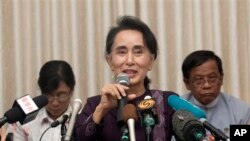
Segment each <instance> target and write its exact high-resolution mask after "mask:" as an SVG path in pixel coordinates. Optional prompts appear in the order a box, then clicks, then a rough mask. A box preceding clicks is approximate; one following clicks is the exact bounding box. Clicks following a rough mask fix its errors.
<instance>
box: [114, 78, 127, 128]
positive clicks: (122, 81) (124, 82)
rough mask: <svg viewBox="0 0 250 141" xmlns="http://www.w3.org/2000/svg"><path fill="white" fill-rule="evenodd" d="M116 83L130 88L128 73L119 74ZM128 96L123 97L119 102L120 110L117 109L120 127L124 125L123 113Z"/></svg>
mask: <svg viewBox="0 0 250 141" xmlns="http://www.w3.org/2000/svg"><path fill="white" fill-rule="evenodd" d="M116 83H119V84H121V85H124V86H128V85H129V83H130V81H129V76H128V75H127V74H126V73H120V74H118V76H117V78H116ZM127 102H128V100H127V96H126V97H123V98H122V99H121V100H119V101H118V109H117V123H118V125H119V126H122V125H123V123H124V122H123V119H122V111H123V107H124V106H125V105H126V104H127Z"/></svg>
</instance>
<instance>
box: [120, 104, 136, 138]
mask: <svg viewBox="0 0 250 141" xmlns="http://www.w3.org/2000/svg"><path fill="white" fill-rule="evenodd" d="M123 119H124V122H127V124H128V129H129V138H130V141H136V138H135V122H137V121H138V116H137V112H136V107H135V106H134V105H133V104H126V105H125V106H124V108H123Z"/></svg>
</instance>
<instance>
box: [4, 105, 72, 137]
mask: <svg viewBox="0 0 250 141" xmlns="http://www.w3.org/2000/svg"><path fill="white" fill-rule="evenodd" d="M52 122H53V120H52V119H51V118H49V116H48V114H47V112H46V110H45V108H42V109H40V110H39V112H38V114H37V116H36V118H35V119H34V120H33V121H31V122H29V123H26V124H24V125H21V124H20V123H19V122H17V123H14V124H10V125H9V126H8V128H7V133H9V132H12V133H13V135H14V141H40V138H41V136H42V134H43V133H44V135H43V136H42V139H41V141H61V125H58V126H57V127H54V128H49V127H50V125H51V123H52ZM66 124H68V123H66ZM48 128H49V129H48ZM46 129H48V130H47V131H45V130H46Z"/></svg>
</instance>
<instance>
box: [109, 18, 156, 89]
mask: <svg viewBox="0 0 250 141" xmlns="http://www.w3.org/2000/svg"><path fill="white" fill-rule="evenodd" d="M123 30H137V31H139V32H141V33H142V35H143V41H144V44H145V45H146V47H147V48H148V50H149V51H150V53H151V54H153V55H154V59H156V58H157V51H158V47H157V46H158V45H157V41H156V38H155V36H154V34H153V32H152V31H151V30H150V28H149V27H148V26H147V25H146V24H145V23H144V22H142V21H141V20H140V19H138V18H136V17H133V16H122V17H120V18H119V19H118V20H117V26H114V27H112V28H111V29H110V31H109V33H108V35H107V38H106V55H108V54H110V53H111V51H112V45H113V43H114V40H115V37H116V35H117V34H118V33H119V32H120V31H123ZM149 83H150V79H149V78H148V77H147V76H146V78H145V80H144V86H145V88H149Z"/></svg>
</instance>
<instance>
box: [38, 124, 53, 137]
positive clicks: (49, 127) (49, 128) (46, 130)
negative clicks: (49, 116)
mask: <svg viewBox="0 0 250 141" xmlns="http://www.w3.org/2000/svg"><path fill="white" fill-rule="evenodd" d="M50 128H51V126H49V127H48V128H47V129H46V130H44V131H43V133H42V135H41V137H40V139H39V141H41V140H42V137H43V135H44V134H45V133H46V132H47V131H48V130H49V129H50Z"/></svg>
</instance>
